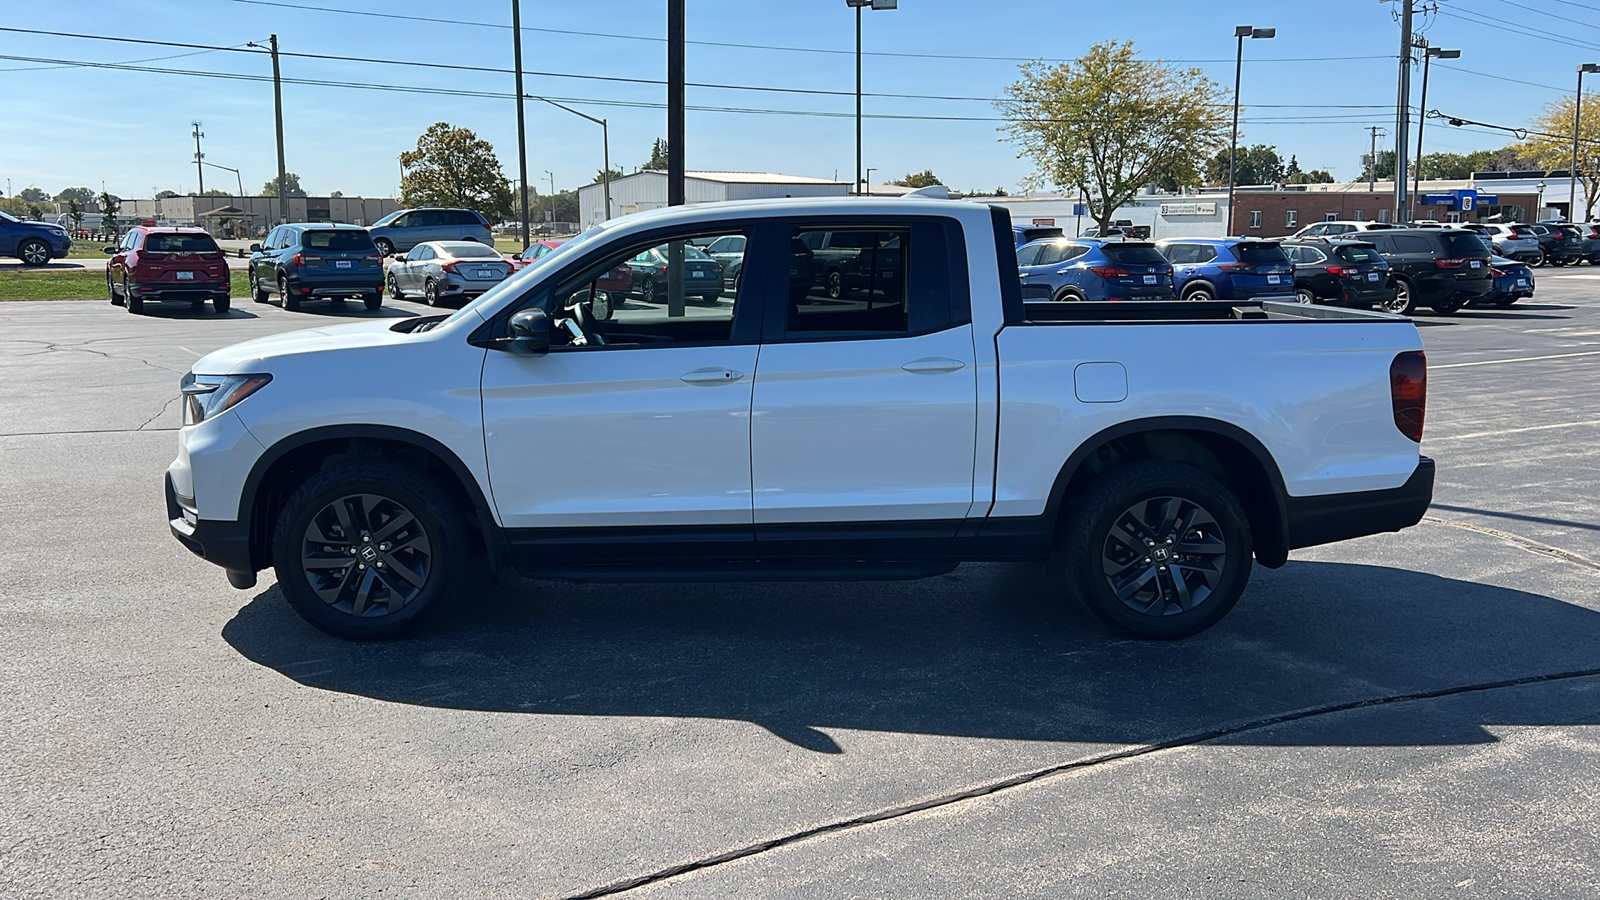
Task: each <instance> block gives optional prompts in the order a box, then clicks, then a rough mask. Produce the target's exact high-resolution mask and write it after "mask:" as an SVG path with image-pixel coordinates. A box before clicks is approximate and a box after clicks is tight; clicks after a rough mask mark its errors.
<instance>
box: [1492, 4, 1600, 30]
mask: <svg viewBox="0 0 1600 900" xmlns="http://www.w3.org/2000/svg"><path fill="white" fill-rule="evenodd" d="M1499 2H1501V3H1504V4H1505V5H1507V6H1515V7H1517V8H1518V9H1525V10H1527V11H1529V12H1534V13H1538V14H1539V15H1541V16H1549V17H1550V18H1552V19H1560V20H1561V21H1563V22H1571V23H1572V24H1574V25H1582V26H1583V27H1585V28H1600V25H1596V24H1594V23H1593V22H1585V21H1583V20H1582V19H1574V18H1572V17H1570V16H1558V15H1556V14H1555V13H1553V12H1547V11H1545V10H1542V9H1540V8H1538V7H1537V6H1528V5H1526V4H1523V3H1517V2H1516V0H1499Z"/></svg>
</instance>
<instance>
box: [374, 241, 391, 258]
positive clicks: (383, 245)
mask: <svg viewBox="0 0 1600 900" xmlns="http://www.w3.org/2000/svg"><path fill="white" fill-rule="evenodd" d="M372 243H373V246H375V247H377V248H378V252H379V253H382V254H383V255H384V256H393V255H394V242H393V241H391V240H389V239H388V238H378V239H376V240H374V241H373V242H372Z"/></svg>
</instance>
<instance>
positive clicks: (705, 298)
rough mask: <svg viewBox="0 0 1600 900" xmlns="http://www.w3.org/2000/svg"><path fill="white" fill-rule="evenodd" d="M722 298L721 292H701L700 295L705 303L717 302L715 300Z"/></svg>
mask: <svg viewBox="0 0 1600 900" xmlns="http://www.w3.org/2000/svg"><path fill="white" fill-rule="evenodd" d="M721 299H722V294H721V292H718V293H715V294H701V295H700V300H701V301H702V302H704V303H715V302H717V301H718V300H721Z"/></svg>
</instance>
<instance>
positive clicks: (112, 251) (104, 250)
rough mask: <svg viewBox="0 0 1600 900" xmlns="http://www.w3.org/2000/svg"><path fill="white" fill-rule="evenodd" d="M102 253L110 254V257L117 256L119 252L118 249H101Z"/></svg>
mask: <svg viewBox="0 0 1600 900" xmlns="http://www.w3.org/2000/svg"><path fill="white" fill-rule="evenodd" d="M100 252H102V253H105V254H108V255H115V254H116V252H117V248H116V247H101V248H100Z"/></svg>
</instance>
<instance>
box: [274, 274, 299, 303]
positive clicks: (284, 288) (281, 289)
mask: <svg viewBox="0 0 1600 900" xmlns="http://www.w3.org/2000/svg"><path fill="white" fill-rule="evenodd" d="M278 296H279V297H282V298H283V308H284V309H286V310H288V311H289V312H294V311H296V310H298V309H299V308H300V298H299V297H296V296H295V295H293V294H291V293H289V279H287V278H284V277H283V276H282V275H280V276H278Z"/></svg>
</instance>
